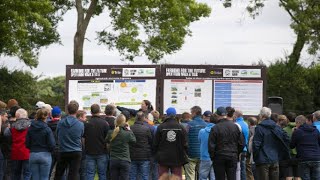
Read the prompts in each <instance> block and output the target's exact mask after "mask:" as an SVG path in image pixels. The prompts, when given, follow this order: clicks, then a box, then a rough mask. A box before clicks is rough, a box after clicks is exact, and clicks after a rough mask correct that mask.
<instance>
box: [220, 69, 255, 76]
mask: <svg viewBox="0 0 320 180" xmlns="http://www.w3.org/2000/svg"><path fill="white" fill-rule="evenodd" d="M223 77H239V78H261V69H223Z"/></svg>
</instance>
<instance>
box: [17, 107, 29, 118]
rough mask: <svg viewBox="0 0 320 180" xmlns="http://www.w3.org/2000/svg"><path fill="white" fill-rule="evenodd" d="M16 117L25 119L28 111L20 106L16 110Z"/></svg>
mask: <svg viewBox="0 0 320 180" xmlns="http://www.w3.org/2000/svg"><path fill="white" fill-rule="evenodd" d="M16 118H17V119H27V118H28V112H27V111H26V110H25V109H23V108H20V109H18V110H17V111H16Z"/></svg>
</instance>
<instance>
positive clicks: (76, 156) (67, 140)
mask: <svg viewBox="0 0 320 180" xmlns="http://www.w3.org/2000/svg"><path fill="white" fill-rule="evenodd" d="M67 109H68V113H69V115H68V116H66V117H65V118H63V119H62V120H60V122H59V123H58V126H57V136H58V142H59V155H60V157H59V159H58V163H57V168H56V174H55V180H61V178H62V176H63V175H64V172H65V170H66V168H67V167H69V173H68V180H78V179H79V168H80V164H81V155H82V146H81V138H82V136H83V133H84V125H83V123H81V122H80V121H79V120H78V119H77V118H76V114H77V111H78V109H79V104H78V103H77V102H76V101H71V102H70V103H69V104H68V106H67Z"/></svg>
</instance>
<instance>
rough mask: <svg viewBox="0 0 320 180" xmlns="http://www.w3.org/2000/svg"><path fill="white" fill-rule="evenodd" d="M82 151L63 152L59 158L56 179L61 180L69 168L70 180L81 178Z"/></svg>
mask: <svg viewBox="0 0 320 180" xmlns="http://www.w3.org/2000/svg"><path fill="white" fill-rule="evenodd" d="M81 155H82V152H61V153H60V157H59V159H58V163H57V167H56V174H55V177H54V179H55V180H61V179H62V177H63V175H64V172H65V170H66V169H67V168H69V173H68V180H78V179H79V169H80V165H81Z"/></svg>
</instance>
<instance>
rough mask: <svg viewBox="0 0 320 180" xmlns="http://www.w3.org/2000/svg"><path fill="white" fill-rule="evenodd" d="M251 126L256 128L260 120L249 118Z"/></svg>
mask: <svg viewBox="0 0 320 180" xmlns="http://www.w3.org/2000/svg"><path fill="white" fill-rule="evenodd" d="M248 122H249V126H256V125H257V124H258V120H257V118H255V117H252V116H251V117H249V118H248Z"/></svg>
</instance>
